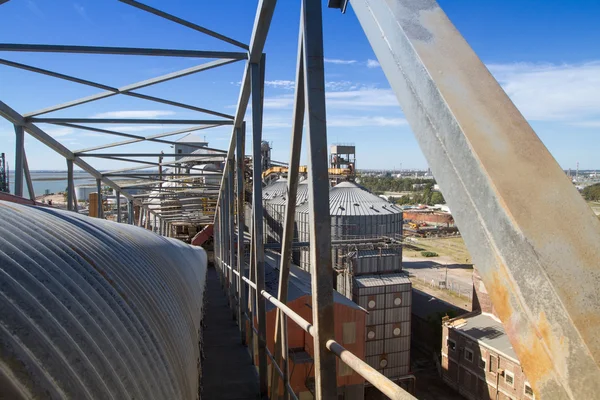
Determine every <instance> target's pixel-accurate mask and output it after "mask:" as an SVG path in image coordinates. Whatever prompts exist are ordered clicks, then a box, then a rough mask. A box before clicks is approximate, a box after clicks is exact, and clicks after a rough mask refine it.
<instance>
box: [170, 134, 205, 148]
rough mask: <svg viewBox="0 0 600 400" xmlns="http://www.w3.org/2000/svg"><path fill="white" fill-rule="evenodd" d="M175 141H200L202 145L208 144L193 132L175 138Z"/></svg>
mask: <svg viewBox="0 0 600 400" xmlns="http://www.w3.org/2000/svg"><path fill="white" fill-rule="evenodd" d="M177 143H202V144H203V145H204V146H208V142H207V141H206V140H205V139H204V138H202V137H200V136H199V135H198V134H196V133H195V132H191V133H188V134H187V135H185V136H184V137H182V138H181V139H179V140H177Z"/></svg>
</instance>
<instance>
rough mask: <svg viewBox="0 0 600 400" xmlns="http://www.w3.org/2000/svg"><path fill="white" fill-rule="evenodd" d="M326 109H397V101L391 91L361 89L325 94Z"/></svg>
mask: <svg viewBox="0 0 600 400" xmlns="http://www.w3.org/2000/svg"><path fill="white" fill-rule="evenodd" d="M325 98H326V99H327V107H335V108H363V107H398V100H396V96H395V95H394V93H393V92H392V90H391V89H362V90H348V91H343V92H329V93H326V94H325Z"/></svg>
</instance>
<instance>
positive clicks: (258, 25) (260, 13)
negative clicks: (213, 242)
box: [219, 0, 277, 196]
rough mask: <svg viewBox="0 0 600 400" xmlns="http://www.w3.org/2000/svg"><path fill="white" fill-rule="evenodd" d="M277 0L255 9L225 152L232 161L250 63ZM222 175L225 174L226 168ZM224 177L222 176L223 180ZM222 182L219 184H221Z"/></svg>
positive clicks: (257, 53)
mask: <svg viewBox="0 0 600 400" xmlns="http://www.w3.org/2000/svg"><path fill="white" fill-rule="evenodd" d="M276 3H277V0H260V2H259V3H258V6H257V8H256V16H255V17H254V27H253V29H252V38H251V39H250V51H249V52H248V54H249V57H248V62H247V63H246V68H245V69H244V76H243V78H242V84H241V87H240V94H239V97H238V102H237V109H236V112H235V119H234V124H233V127H234V128H233V129H232V131H231V139H230V140H229V148H228V150H227V159H229V160H232V159H233V157H234V151H235V141H236V138H235V128H239V127H240V126H242V123H243V121H244V116H245V115H246V110H247V109H248V101H249V100H250V68H251V67H250V63H258V62H260V59H261V56H262V52H263V49H264V47H265V41H266V39H267V33H268V32H269V27H270V26H271V20H272V19H273V12H274V11H275V4H276ZM223 174H227V166H225V171H223ZM224 178H225V176H223V179H224ZM222 183H223V182H221V184H222ZM219 196H220V194H219Z"/></svg>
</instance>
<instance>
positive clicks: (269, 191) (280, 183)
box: [262, 178, 288, 200]
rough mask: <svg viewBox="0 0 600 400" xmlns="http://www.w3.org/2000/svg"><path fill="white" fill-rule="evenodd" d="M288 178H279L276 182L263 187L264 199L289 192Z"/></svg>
mask: <svg viewBox="0 0 600 400" xmlns="http://www.w3.org/2000/svg"><path fill="white" fill-rule="evenodd" d="M287 185H288V182H287V179H285V178H279V179H277V180H276V181H274V182H271V183H270V184H268V185H267V186H265V187H264V188H263V191H262V198H263V200H269V199H273V198H275V197H277V196H283V195H285V194H286V193H287Z"/></svg>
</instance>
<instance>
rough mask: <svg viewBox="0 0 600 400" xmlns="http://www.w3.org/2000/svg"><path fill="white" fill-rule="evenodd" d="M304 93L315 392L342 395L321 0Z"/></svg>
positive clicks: (306, 3)
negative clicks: (334, 343) (330, 345)
mask: <svg viewBox="0 0 600 400" xmlns="http://www.w3.org/2000/svg"><path fill="white" fill-rule="evenodd" d="M301 13H302V19H301V22H302V27H303V32H302V35H303V38H302V47H303V57H302V60H301V62H303V63H304V95H305V101H304V103H305V107H306V136H307V139H308V140H307V143H308V149H307V150H308V151H307V153H308V192H309V196H308V204H309V209H310V211H309V226H310V263H311V276H312V312H313V323H314V325H315V328H316V329H315V334H314V335H313V338H314V360H315V395H316V397H317V398H318V399H333V398H335V397H336V396H337V384H336V376H337V375H336V360H335V356H334V355H333V354H332V353H330V352H329V351H328V350H327V346H326V344H327V341H328V340H330V339H332V338H333V337H334V333H335V331H334V323H335V322H334V307H333V290H332V289H333V267H332V262H331V218H330V217H329V174H328V165H327V122H326V120H327V118H326V112H325V68H324V65H323V16H322V10H321V1H319V0H303V1H302V11H301Z"/></svg>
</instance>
